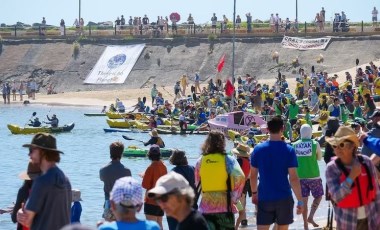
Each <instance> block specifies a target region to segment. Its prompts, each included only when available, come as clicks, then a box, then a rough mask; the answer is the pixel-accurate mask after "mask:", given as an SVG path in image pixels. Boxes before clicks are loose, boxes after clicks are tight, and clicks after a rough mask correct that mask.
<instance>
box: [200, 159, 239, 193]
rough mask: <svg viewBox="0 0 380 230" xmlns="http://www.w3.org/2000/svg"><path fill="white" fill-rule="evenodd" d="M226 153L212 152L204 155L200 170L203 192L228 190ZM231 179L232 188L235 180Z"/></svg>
mask: <svg viewBox="0 0 380 230" xmlns="http://www.w3.org/2000/svg"><path fill="white" fill-rule="evenodd" d="M226 157H227V156H226V155H224V154H220V153H211V154H207V155H204V156H203V157H202V163H201V167H200V170H199V174H200V177H201V183H202V191H203V192H225V191H227V178H228V173H227V164H226ZM230 180H231V189H233V184H234V183H233V180H232V177H230Z"/></svg>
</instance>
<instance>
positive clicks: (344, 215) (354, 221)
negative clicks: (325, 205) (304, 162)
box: [326, 126, 380, 230]
mask: <svg viewBox="0 0 380 230" xmlns="http://www.w3.org/2000/svg"><path fill="white" fill-rule="evenodd" d="M326 141H327V142H328V143H329V144H330V145H331V146H332V148H333V149H334V152H335V155H336V156H337V158H336V159H335V160H332V161H331V162H330V163H328V165H327V168H326V183H327V186H328V188H329V189H328V192H329V194H330V196H331V200H333V201H334V203H335V205H334V212H335V221H336V224H337V229H368V230H375V229H379V224H380V218H379V216H380V191H379V187H378V183H377V181H378V176H377V173H376V169H375V167H374V165H373V163H372V161H371V160H370V159H369V158H368V157H367V156H364V155H357V149H358V147H359V138H358V137H357V135H356V134H355V132H354V131H353V130H352V129H351V128H350V127H346V126H340V127H339V129H338V130H337V131H336V133H335V134H334V136H332V137H326Z"/></svg>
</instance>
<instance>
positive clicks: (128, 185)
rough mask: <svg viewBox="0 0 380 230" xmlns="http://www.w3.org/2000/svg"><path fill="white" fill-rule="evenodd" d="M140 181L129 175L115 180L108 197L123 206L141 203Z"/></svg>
mask: <svg viewBox="0 0 380 230" xmlns="http://www.w3.org/2000/svg"><path fill="white" fill-rule="evenodd" d="M142 193H143V190H142V187H141V183H139V182H138V181H137V180H135V179H133V178H132V177H130V176H127V177H122V178H120V179H118V180H116V182H115V184H114V186H113V188H112V191H111V197H110V199H111V200H112V201H113V202H115V203H116V204H120V205H121V206H125V207H135V206H137V205H141V204H142V203H143V195H142Z"/></svg>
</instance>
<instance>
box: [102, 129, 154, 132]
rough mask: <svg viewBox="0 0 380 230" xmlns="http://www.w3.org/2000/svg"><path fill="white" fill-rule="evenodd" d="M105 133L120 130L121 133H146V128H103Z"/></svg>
mask: <svg viewBox="0 0 380 230" xmlns="http://www.w3.org/2000/svg"><path fill="white" fill-rule="evenodd" d="M103 130H104V132H106V133H112V132H121V133H147V132H148V131H146V130H136V129H118V128H105V129H103Z"/></svg>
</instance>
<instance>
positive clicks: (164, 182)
mask: <svg viewBox="0 0 380 230" xmlns="http://www.w3.org/2000/svg"><path fill="white" fill-rule="evenodd" d="M189 186H190V185H189V182H188V181H187V180H186V179H185V177H183V176H182V175H181V174H179V173H176V172H173V171H172V172H169V173H168V174H166V175H164V176H162V177H160V179H158V180H157V182H156V186H155V187H154V188H152V189H151V190H149V191H148V197H150V198H153V197H155V196H156V195H164V194H167V193H169V192H172V191H174V190H176V189H178V190H182V189H186V188H188V187H189Z"/></svg>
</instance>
